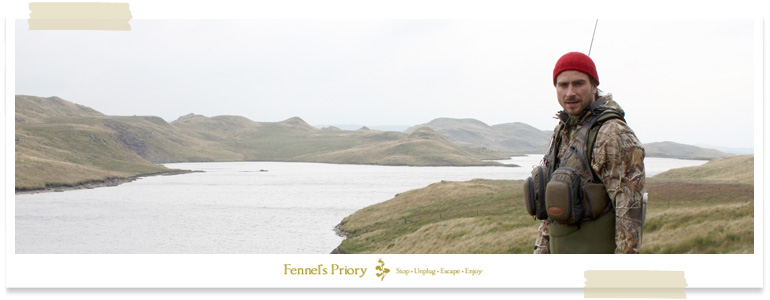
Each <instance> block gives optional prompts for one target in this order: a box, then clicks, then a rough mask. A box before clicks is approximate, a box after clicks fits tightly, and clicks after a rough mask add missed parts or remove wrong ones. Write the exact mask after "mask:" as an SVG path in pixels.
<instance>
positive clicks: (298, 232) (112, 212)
mask: <svg viewBox="0 0 770 300" xmlns="http://www.w3.org/2000/svg"><path fill="white" fill-rule="evenodd" d="M541 157H542V154H540V155H530V156H523V157H514V158H512V159H511V160H507V161H504V162H505V163H514V164H518V165H521V166H523V167H522V168H516V167H402V166H367V165H338V164H320V163H285V162H230V163H180V164H168V165H167V166H168V167H169V168H175V169H188V170H200V171H204V172H202V173H190V174H184V175H174V176H154V177H146V178H141V179H138V180H136V181H134V182H130V183H125V184H122V185H119V186H115V187H104V188H96V189H90V190H74V191H66V192H60V193H39V194H23V195H16V200H15V204H16V222H15V227H16V228H15V230H16V243H15V245H16V253H50V254H52V253H121V254H128V253H143V254H144V253H219V254H250V253H263V254H282V253H291V254H296V253H308V254H323V253H329V252H331V250H332V249H334V248H335V247H337V246H338V245H339V244H340V242H341V241H342V238H341V237H339V236H337V235H336V234H335V233H334V226H335V225H337V224H338V223H339V222H340V221H341V220H342V219H343V218H344V217H346V216H348V215H350V214H352V213H354V212H356V211H357V210H359V209H361V208H364V207H367V206H369V205H372V204H375V203H379V202H382V201H386V200H388V199H391V198H393V196H395V195H396V194H398V193H401V192H404V191H408V190H412V189H416V188H422V187H425V186H427V185H429V184H431V183H435V182H439V181H442V180H449V181H465V180H470V179H474V178H485V179H524V178H526V177H527V176H529V172H530V170H531V166H533V165H536V164H537V163H538V162H539V160H540V158H541ZM659 160H662V161H659ZM645 162H646V163H647V164H648V168H649V170H648V176H652V175H654V174H652V175H650V174H651V173H652V172H649V171H652V170H653V169H654V170H655V172H661V170H664V169H670V168H677V167H682V166H688V165H698V164H702V163H704V162H705V161H692V160H666V159H651V158H648V159H646V160H645ZM653 166H655V167H653ZM262 170H264V171H262Z"/></svg>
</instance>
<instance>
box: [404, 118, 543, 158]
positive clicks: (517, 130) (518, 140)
mask: <svg viewBox="0 0 770 300" xmlns="http://www.w3.org/2000/svg"><path fill="white" fill-rule="evenodd" d="M422 127H428V128H430V129H433V130H435V131H436V132H438V133H440V134H442V135H444V136H446V137H447V138H449V139H450V140H452V141H453V142H455V143H457V144H460V145H467V146H473V147H477V148H485V149H489V150H492V151H498V152H503V153H506V154H509V155H514V154H528V153H545V151H546V150H547V148H548V143H549V141H550V137H551V132H549V131H543V130H539V129H537V128H534V127H532V126H529V125H527V124H524V123H506V124H498V125H494V126H489V125H487V124H485V123H484V122H481V121H479V120H476V119H452V118H438V119H435V120H432V121H430V122H428V123H425V124H420V125H415V126H412V127H410V128H409V129H407V130H406V131H405V132H406V133H412V132H414V131H416V130H418V129H420V128H422Z"/></svg>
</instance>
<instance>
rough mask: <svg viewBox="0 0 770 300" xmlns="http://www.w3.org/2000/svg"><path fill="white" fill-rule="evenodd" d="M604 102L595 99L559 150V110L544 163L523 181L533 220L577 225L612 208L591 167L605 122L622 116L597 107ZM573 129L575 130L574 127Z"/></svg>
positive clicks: (563, 116)
mask: <svg viewBox="0 0 770 300" xmlns="http://www.w3.org/2000/svg"><path fill="white" fill-rule="evenodd" d="M605 102H606V101H605V99H599V100H597V101H595V102H594V103H593V104H592V105H591V106H589V108H588V109H589V110H590V112H591V115H590V116H588V117H586V119H585V120H584V121H583V124H582V126H581V127H580V128H578V129H576V130H575V132H574V137H573V138H572V139H571V141H569V144H568V145H567V146H566V147H565V148H564V149H566V151H563V152H562V153H559V151H560V149H562V142H563V141H562V135H563V134H564V131H565V130H567V128H566V121H567V118H568V116H567V114H566V113H564V112H562V113H561V115H560V118H561V119H562V121H563V122H562V124H561V126H560V127H559V128H558V130H557V131H556V134H555V136H554V140H553V142H552V143H551V147H550V149H549V150H548V153H546V155H545V159H544V161H545V164H543V165H540V166H537V167H535V168H534V169H533V170H532V176H531V177H529V178H527V180H526V181H525V182H524V197H525V204H526V207H527V212H528V213H529V214H530V215H532V216H533V217H534V218H535V219H538V220H545V219H550V220H552V221H555V222H557V223H559V224H562V225H580V224H581V223H583V222H585V221H591V220H597V219H599V218H600V217H602V216H604V215H605V214H607V213H609V212H611V211H613V208H612V204H611V201H610V197H609V195H608V194H607V190H606V189H605V187H604V184H603V183H602V181H601V179H599V177H598V176H597V175H596V173H595V172H594V170H593V168H592V167H591V159H592V155H593V148H594V144H595V143H596V136H597V133H598V132H599V129H600V128H601V126H602V124H604V122H606V121H608V120H611V119H620V120H623V121H624V122H625V120H624V119H623V116H622V115H621V114H620V113H619V112H617V111H615V110H613V109H609V108H600V106H601V105H602V104H604V103H605ZM573 130H574V129H573Z"/></svg>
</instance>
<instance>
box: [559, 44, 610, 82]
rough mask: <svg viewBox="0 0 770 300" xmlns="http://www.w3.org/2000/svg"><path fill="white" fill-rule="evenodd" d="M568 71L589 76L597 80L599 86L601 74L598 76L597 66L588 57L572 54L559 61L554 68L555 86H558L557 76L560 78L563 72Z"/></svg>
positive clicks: (581, 54) (577, 53)
mask: <svg viewBox="0 0 770 300" xmlns="http://www.w3.org/2000/svg"><path fill="white" fill-rule="evenodd" d="M567 70H575V71H580V72H583V73H586V74H588V76H591V77H593V79H594V80H596V85H597V86H598V85H599V74H596V65H594V61H593V60H591V58H590V57H588V55H585V54H583V53H580V52H570V53H567V54H564V56H562V57H561V58H559V61H557V62H556V66H555V67H554V68H553V85H554V86H555V85H556V76H559V74H561V72H564V71H567Z"/></svg>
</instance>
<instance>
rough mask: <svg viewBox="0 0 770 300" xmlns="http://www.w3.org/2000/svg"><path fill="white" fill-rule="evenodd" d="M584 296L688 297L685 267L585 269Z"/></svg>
mask: <svg viewBox="0 0 770 300" xmlns="http://www.w3.org/2000/svg"><path fill="white" fill-rule="evenodd" d="M585 277H586V286H585V288H584V289H583V297H584V298H665V299H685V298H686V296H685V293H684V288H685V287H687V281H686V280H685V278H684V271H628V270H623V271H606V270H599V271H596V270H589V271H585Z"/></svg>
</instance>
